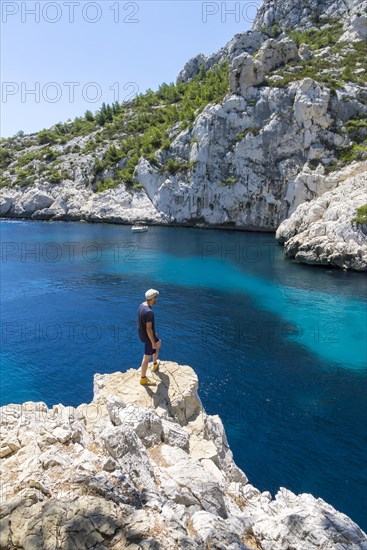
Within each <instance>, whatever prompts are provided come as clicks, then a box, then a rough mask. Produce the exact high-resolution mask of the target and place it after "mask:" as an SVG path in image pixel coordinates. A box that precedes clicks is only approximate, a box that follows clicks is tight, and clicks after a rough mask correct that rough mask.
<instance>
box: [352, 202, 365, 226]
mask: <svg viewBox="0 0 367 550" xmlns="http://www.w3.org/2000/svg"><path fill="white" fill-rule="evenodd" d="M356 210H357V215H356V216H355V217H354V218H353V219H352V222H355V223H357V224H361V225H367V204H364V205H363V206H360V207H359V208H357V209H356Z"/></svg>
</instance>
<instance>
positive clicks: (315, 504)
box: [0, 361, 367, 550]
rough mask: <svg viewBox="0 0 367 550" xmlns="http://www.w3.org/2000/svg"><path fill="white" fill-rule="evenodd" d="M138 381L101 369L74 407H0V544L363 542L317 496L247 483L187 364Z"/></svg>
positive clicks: (156, 547) (351, 545)
mask: <svg viewBox="0 0 367 550" xmlns="http://www.w3.org/2000/svg"><path fill="white" fill-rule="evenodd" d="M139 376H140V375H139V373H138V371H136V370H134V369H130V370H128V371H127V372H126V373H121V372H116V373H113V374H106V375H101V374H96V375H95V377H94V399H93V401H92V402H91V403H88V404H82V405H80V406H78V407H68V406H64V405H61V404H60V405H55V406H53V407H52V408H51V409H49V408H47V406H46V404H45V403H42V402H40V403H33V402H27V403H23V404H22V405H15V404H9V405H7V406H4V407H2V408H1V409H0V419H1V423H0V429H1V436H2V443H1V446H0V457H1V470H2V502H1V515H0V549H2V550H5V549H6V550H10V549H11V550H18V549H19V550H20V549H26V550H33V549H34V550H40V549H41V548H42V549H56V548H57V549H58V550H71V549H80V550H85V549H98V550H104V549H109V548H113V549H116V550H124V549H126V550H139V549H144V550H148V549H149V550H176V549H185V548H186V549H192V550H203V549H204V548H206V549H208V548H211V549H212V550H224V549H226V550H227V549H230V550H246V549H257V550H289V549H290V548H297V550H312V549H321V548H322V549H323V550H346V549H353V550H357V549H358V550H366V549H367V535H366V534H365V533H364V532H363V531H362V530H361V529H360V528H359V527H358V526H357V525H356V524H355V523H354V522H353V521H352V520H351V519H350V518H348V517H347V516H346V515H344V514H342V513H340V512H338V511H336V510H335V509H334V508H333V507H332V506H330V505H329V504H327V503H326V502H324V501H323V500H322V499H320V498H318V499H316V498H314V497H313V496H312V495H309V494H302V495H295V494H293V493H292V492H290V491H288V490H286V489H284V488H280V490H279V491H278V493H277V495H276V496H275V498H273V497H272V495H271V494H270V493H269V492H262V493H261V492H260V491H258V490H257V489H256V488H255V487H253V486H252V485H251V484H250V483H248V479H247V477H246V475H245V473H244V472H242V471H241V470H240V469H239V468H238V467H237V466H236V464H235V462H234V460H233V456H232V453H231V450H230V448H229V446H228V442H227V438H226V434H225V431H224V427H223V424H222V422H221V420H220V418H219V416H217V415H214V416H213V415H207V414H206V412H205V410H204V409H203V406H202V403H201V401H200V398H199V397H198V378H197V376H196V374H195V372H194V371H193V370H192V369H191V368H190V367H189V366H184V365H178V364H177V363H174V362H170V361H164V362H162V364H161V367H160V371H159V372H158V373H155V374H154V375H152V376H153V377H154V378H155V379H156V382H157V386H156V387H153V388H146V387H143V386H140V384H139Z"/></svg>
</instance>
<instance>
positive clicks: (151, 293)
mask: <svg viewBox="0 0 367 550" xmlns="http://www.w3.org/2000/svg"><path fill="white" fill-rule="evenodd" d="M158 294H159V292H158V290H154V288H150V289H149V290H147V291H146V293H145V297H146V299H147V300H152V299H153V298H155V297H156V296H158Z"/></svg>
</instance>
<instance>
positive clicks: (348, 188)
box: [276, 163, 367, 271]
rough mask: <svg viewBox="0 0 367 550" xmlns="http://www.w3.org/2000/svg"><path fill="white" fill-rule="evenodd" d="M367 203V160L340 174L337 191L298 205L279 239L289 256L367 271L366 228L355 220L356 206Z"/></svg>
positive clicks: (279, 231)
mask: <svg viewBox="0 0 367 550" xmlns="http://www.w3.org/2000/svg"><path fill="white" fill-rule="evenodd" d="M335 176H336V175H335V174H334V175H333V179H335ZM325 179H326V180H327V179H329V180H330V179H331V178H325ZM329 184H330V182H329ZM364 204H367V163H354V164H352V165H351V166H349V167H348V168H347V169H346V170H344V171H342V172H340V173H338V180H337V185H336V187H335V188H334V189H333V190H331V191H328V192H325V193H324V194H323V195H322V196H321V197H319V198H317V199H314V200H312V201H311V202H309V203H303V204H301V205H300V206H298V208H297V209H296V210H295V212H294V213H293V214H292V215H291V216H290V218H288V219H287V220H285V221H284V222H283V223H282V224H281V225H280V226H279V227H278V230H277V232H276V238H277V239H278V240H279V241H280V242H283V243H284V250H285V254H286V256H288V257H289V258H295V259H296V260H298V261H301V262H304V263H308V264H322V265H332V266H336V267H340V268H342V269H354V270H356V271H367V235H366V231H365V229H364V228H363V227H362V226H361V225H357V224H356V223H354V222H353V221H352V220H353V218H354V217H355V215H356V208H358V207H360V206H363V205H364Z"/></svg>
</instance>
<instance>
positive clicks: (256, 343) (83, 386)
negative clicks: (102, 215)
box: [1, 220, 367, 529]
mask: <svg viewBox="0 0 367 550" xmlns="http://www.w3.org/2000/svg"><path fill="white" fill-rule="evenodd" d="M1 232H2V243H1V244H2V262H1V268H2V269H1V283H2V285H1V293H2V296H1V297H2V306H3V307H2V334H1V342H2V354H1V404H6V403H10V402H18V403H20V402H23V401H27V400H34V401H37V400H42V401H45V402H46V403H47V404H48V405H49V406H51V405H53V404H55V403H59V402H62V403H64V404H69V405H78V404H80V403H82V402H88V401H90V400H91V399H92V397H93V375H94V373H96V372H103V373H106V372H114V371H116V370H120V371H125V370H127V369H129V368H131V367H133V368H136V367H138V366H139V364H140V361H141V354H142V349H141V345H140V342H139V340H138V338H137V335H136V328H135V318H136V310H137V307H138V305H139V303H140V302H141V301H142V300H143V294H144V291H145V290H146V289H147V288H150V287H153V288H158V289H159V290H160V296H159V301H158V303H157V305H156V306H155V311H156V324H157V330H158V332H159V335H160V337H161V338H162V340H163V345H162V352H161V357H162V359H168V360H173V361H177V362H179V363H181V364H188V365H190V366H192V367H193V368H194V369H195V371H196V372H197V374H198V376H199V382H200V386H199V393H200V397H201V399H202V401H203V405H204V407H205V409H206V410H207V412H208V413H209V414H219V415H220V416H221V418H222V420H223V422H224V425H225V428H226V433H227V436H228V439H229V443H230V446H231V449H232V451H233V453H234V458H235V461H236V463H237V464H238V465H239V466H240V467H241V468H242V469H243V470H244V471H245V472H246V474H247V475H248V477H249V479H250V482H251V483H253V484H254V485H255V486H257V487H259V488H260V489H261V490H270V491H271V492H272V493H273V494H274V493H275V492H276V491H277V489H278V488H279V486H285V487H287V488H289V489H291V490H293V491H295V492H296V493H300V492H311V493H313V494H314V495H315V496H320V497H322V498H324V499H325V500H327V501H328V502H330V503H331V504H333V505H334V506H335V507H336V508H337V509H339V510H341V511H343V512H345V513H347V514H348V515H350V516H351V517H352V518H353V519H354V520H355V521H357V523H359V524H360V525H361V526H362V527H363V528H364V529H366V527H367V525H366V520H365V517H366V514H365V512H366V510H367V501H366V478H367V475H366V466H365V450H366V449H365V445H366V435H367V427H366V426H367V422H366V420H367V415H366V376H367V373H366V363H367V361H366V355H367V349H366V342H367V286H366V280H367V278H366V275H365V274H363V273H345V272H342V271H339V270H333V269H330V268H325V267H312V266H305V265H299V264H296V263H294V262H289V261H285V260H284V259H283V251H282V248H281V247H280V246H278V245H277V244H276V243H275V241H274V237H273V235H271V234H258V233H242V232H241V233H240V232H231V231H213V230H200V229H188V228H185V229H184V228H163V227H153V228H151V229H150V230H149V232H147V233H143V234H132V233H131V231H130V228H129V227H124V226H119V225H101V224H82V223H62V222H30V221H21V220H19V221H18V220H11V221H8V220H6V221H5V220H4V221H2V222H1Z"/></svg>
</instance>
